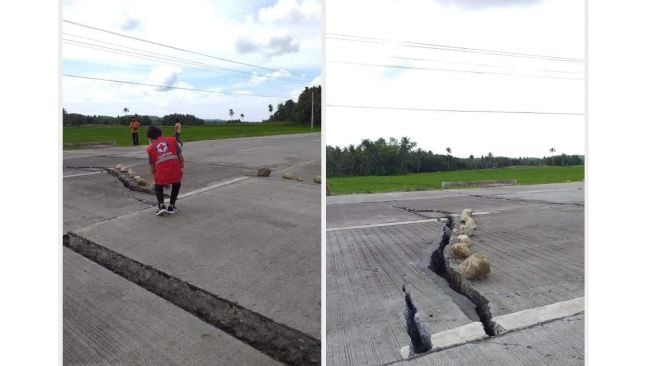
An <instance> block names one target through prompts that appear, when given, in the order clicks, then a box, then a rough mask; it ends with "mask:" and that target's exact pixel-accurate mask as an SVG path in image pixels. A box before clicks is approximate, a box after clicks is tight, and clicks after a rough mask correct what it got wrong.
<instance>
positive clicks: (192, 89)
mask: <svg viewBox="0 0 653 366" xmlns="http://www.w3.org/2000/svg"><path fill="white" fill-rule="evenodd" d="M62 76H65V77H71V78H79V79H88V80H98V81H107V82H113V83H122V84H132V85H144V86H152V87H157V88H164V89H179V90H188V91H197V92H204V93H216V94H227V95H241V96H245V97H263V98H278V99H292V98H291V97H280V96H277V95H260V94H248V93H237V92H224V91H217V90H205V89H194V88H183V87H179V86H168V85H157V84H147V83H139V82H135V81H125V80H114V79H104V78H96V77H91V76H82V75H72V74H63V75H62Z"/></svg>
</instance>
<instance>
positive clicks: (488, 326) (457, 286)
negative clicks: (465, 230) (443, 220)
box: [429, 216, 503, 337]
mask: <svg viewBox="0 0 653 366" xmlns="http://www.w3.org/2000/svg"><path fill="white" fill-rule="evenodd" d="M447 220H448V221H447V224H446V225H445V226H444V229H443V230H444V231H443V233H442V239H441V240H440V244H439V245H438V248H437V249H436V250H434V251H433V253H432V254H431V264H430V266H429V268H430V269H431V270H432V271H433V272H435V273H436V274H437V275H438V276H440V277H442V278H444V279H445V280H446V281H447V283H448V284H449V287H451V288H452V289H453V290H454V291H456V292H457V293H459V294H461V295H463V296H465V297H466V298H467V299H469V301H471V302H472V303H473V304H474V306H475V307H476V314H477V315H478V318H479V320H480V321H481V323H482V324H483V329H484V330H485V333H486V334H487V335H488V336H490V337H493V336H496V335H497V334H499V333H501V332H502V331H503V329H501V326H500V325H498V324H496V323H495V322H494V321H493V320H492V313H491V312H490V306H489V300H488V299H486V298H485V297H484V296H483V295H481V294H480V293H479V292H478V291H477V290H476V289H474V288H473V287H472V286H471V284H470V283H469V281H467V280H466V279H464V278H463V276H462V275H461V274H460V273H459V272H458V271H456V270H455V269H453V268H451V266H450V265H449V261H448V260H447V258H446V256H445V254H444V249H445V247H446V246H447V245H448V244H449V241H450V238H451V230H452V229H453V218H452V217H451V216H447Z"/></svg>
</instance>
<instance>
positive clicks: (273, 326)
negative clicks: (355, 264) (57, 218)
mask: <svg viewBox="0 0 653 366" xmlns="http://www.w3.org/2000/svg"><path fill="white" fill-rule="evenodd" d="M63 245H64V246H65V247H67V248H69V249H71V250H73V251H75V252H76V253H78V254H81V255H82V256H84V257H86V258H88V259H90V260H92V261H93V262H95V263H97V264H99V265H101V266H102V267H105V268H107V269H108V270H110V271H112V272H114V273H116V274H118V275H120V276H121V277H123V278H125V279H127V280H128V281H130V282H133V283H135V284H137V285H138V286H140V287H142V288H144V289H146V290H148V291H150V292H152V293H154V294H155V295H157V296H159V297H161V298H163V299H165V300H167V301H170V302H171V303H172V304H174V305H176V306H178V307H180V308H182V309H184V310H186V311H188V312H189V313H191V314H194V315H195V316H197V317H198V318H199V319H201V320H203V321H205V322H207V323H209V324H211V325H213V326H215V327H217V328H219V329H221V330H223V331H224V332H226V333H228V334H230V335H231V336H233V337H235V338H237V339H239V340H241V341H242V342H244V343H246V344H248V345H250V346H251V347H253V348H255V349H257V350H259V351H260V352H263V353H265V354H267V355H269V356H270V357H272V358H274V359H275V360H278V361H280V362H283V363H286V364H289V365H319V364H320V355H321V351H320V347H321V345H320V341H319V340H318V339H315V338H314V337H312V336H310V335H308V334H305V333H303V332H301V331H299V330H296V329H293V328H290V327H288V326H286V325H283V324H280V323H276V322H275V321H273V320H272V319H270V318H268V317H266V316H263V315H261V314H258V313H256V312H254V311H252V310H249V309H247V308H245V307H243V306H241V305H238V304H237V303H234V302H232V301H229V300H227V299H224V298H221V297H219V296H217V295H214V294H212V293H210V292H208V291H206V290H204V289H201V288H199V287H197V286H194V285H192V284H190V283H188V282H186V281H183V280H181V279H179V278H177V277H174V276H171V275H169V274H167V273H165V272H162V271H160V270H158V269H156V268H153V267H151V266H148V265H146V264H143V263H140V262H138V261H136V260H133V259H131V258H128V257H126V256H124V255H122V254H120V253H117V252H114V251H112V250H110V249H108V248H106V247H103V246H101V245H99V244H96V243H94V242H92V241H89V240H87V239H85V238H83V237H81V236H78V235H77V234H74V233H70V232H69V233H68V234H66V235H64V237H63Z"/></svg>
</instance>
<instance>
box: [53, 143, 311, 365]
mask: <svg viewBox="0 0 653 366" xmlns="http://www.w3.org/2000/svg"><path fill="white" fill-rule="evenodd" d="M183 152H184V157H185V159H186V164H185V165H186V168H185V172H184V180H183V182H182V188H181V195H182V196H180V197H182V198H180V199H179V200H178V202H177V206H178V208H179V212H178V213H177V214H176V215H175V216H169V217H156V216H155V215H154V211H153V210H154V209H153V208H152V206H153V205H154V204H155V203H156V198H155V197H154V196H153V195H148V194H145V193H141V192H134V191H131V190H129V189H127V188H126V187H124V186H123V185H122V183H120V182H119V181H118V179H117V178H116V177H113V176H111V175H109V174H107V173H106V172H104V170H106V169H107V168H112V167H115V165H116V164H123V165H126V166H129V167H131V168H132V169H133V170H134V171H136V173H137V174H138V175H141V176H144V177H145V178H146V179H147V180H150V179H151V177H150V175H149V173H147V174H146V172H147V171H148V165H147V158H146V154H145V146H138V147H127V148H114V147H112V148H102V149H95V150H75V151H65V152H64V161H63V166H64V173H63V176H64V178H63V194H64V197H63V201H64V205H63V206H64V233H66V232H72V233H75V234H76V235H78V236H80V237H82V238H84V239H85V240H88V241H90V242H92V243H94V244H96V245H99V246H101V247H102V248H106V249H107V250H111V251H113V252H116V253H118V254H121V255H123V256H125V257H128V258H129V259H130V260H133V261H134V263H136V262H138V263H141V264H142V265H146V266H149V267H152V268H155V269H156V270H158V271H160V272H163V273H165V274H167V275H169V276H174V277H175V278H178V279H180V280H182V281H184V283H187V284H188V285H190V286H195V287H198V288H200V289H203V290H205V291H207V292H209V293H211V294H213V295H215V296H217V297H219V298H221V299H224V300H225V301H229V302H233V303H235V304H238V305H240V306H242V307H244V308H246V309H247V310H248V311H252V312H254V313H257V314H260V315H261V316H262V317H263V318H265V319H267V320H266V321H270V322H274V323H275V324H278V326H281V327H287V328H289V329H292V330H293V331H296V332H301V334H305V335H306V337H312V339H315V340H316V342H318V344H319V337H320V186H319V185H318V184H315V183H313V182H312V177H313V176H314V175H319V174H320V135H319V134H304V135H287V136H271V137H262V138H243V139H233V140H214V141H198V142H188V143H186V144H184V149H183ZM261 167H269V168H271V169H272V175H271V176H270V177H268V178H257V177H255V175H256V171H257V170H258V169H259V168H261ZM284 172H290V173H292V174H295V175H299V176H303V178H304V182H303V183H302V182H297V181H288V180H284V179H282V178H281V176H282V175H283V173H284ZM64 253H65V258H64V259H65V260H64V267H65V268H64V309H65V319H64V340H63V343H64V350H65V352H64V364H105V363H111V364H115V363H120V364H143V363H146V364H198V365H199V364H219V363H228V364H234V365H249V364H272V363H275V362H277V361H283V360H280V359H279V357H281V356H279V355H277V354H274V355H271V354H264V353H262V352H261V350H260V349H258V348H257V345H256V344H247V343H245V341H243V338H242V337H241V335H240V334H238V330H235V331H234V332H235V333H234V334H231V333H229V332H223V331H220V330H219V329H217V328H215V327H214V326H213V325H210V324H209V323H206V322H205V321H202V320H201V316H200V317H196V316H195V315H192V314H190V313H188V312H186V311H185V310H182V309H181V308H179V307H177V306H175V305H174V304H173V303H170V302H167V301H166V300H163V299H162V298H159V297H157V296H155V295H153V294H152V293H150V292H148V291H146V290H144V289H143V288H142V287H139V286H138V285H137V284H136V283H134V282H130V281H128V280H127V279H125V278H123V277H120V276H118V275H116V274H113V273H111V272H109V271H108V270H107V269H105V268H103V267H101V266H100V265H99V264H97V263H95V262H93V261H91V260H89V259H87V258H84V257H82V256H80V255H79V254H78V253H75V252H73V251H72V250H70V249H69V248H64ZM107 293H109V294H112V296H107V295H106V294H107ZM198 301H199V300H198ZM114 305H115V306H114ZM150 308H152V309H154V310H153V312H154V313H153V315H156V317H157V318H158V319H160V321H158V322H155V321H154V320H153V319H150V320H148V319H149V318H148V315H147V313H148V310H149V309H150ZM157 314H158V315H157ZM172 318H174V319H177V320H175V321H172V320H170V321H169V322H168V320H166V319H172ZM98 322H99V323H98ZM107 322H109V323H111V324H110V325H106V323H107ZM100 323H102V324H105V325H104V326H100V325H99V324H100ZM141 323H147V324H141ZM168 323H169V325H167V324H168ZM166 327H172V328H174V329H172V328H171V329H169V330H166V329H167V328H166ZM184 327H186V328H184ZM230 331H233V330H230ZM168 333H169V336H168ZM174 335H176V336H174ZM123 336H124V337H127V338H121V337H123ZM126 340H129V342H127V341H126ZM127 343H133V344H127ZM254 343H255V342H254ZM281 353H283V352H280V354H281ZM317 359H318V360H319V351H318V355H317Z"/></svg>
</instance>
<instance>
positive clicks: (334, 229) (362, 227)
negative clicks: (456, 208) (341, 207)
mask: <svg viewBox="0 0 653 366" xmlns="http://www.w3.org/2000/svg"><path fill="white" fill-rule="evenodd" d="M434 221H440V219H426V220H413V221H400V222H388V223H385V224H371V225H357V226H345V227H334V228H330V229H326V231H340V230H353V229H365V228H369V227H381V226H395V225H408V224H421V223H424V222H434Z"/></svg>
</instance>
